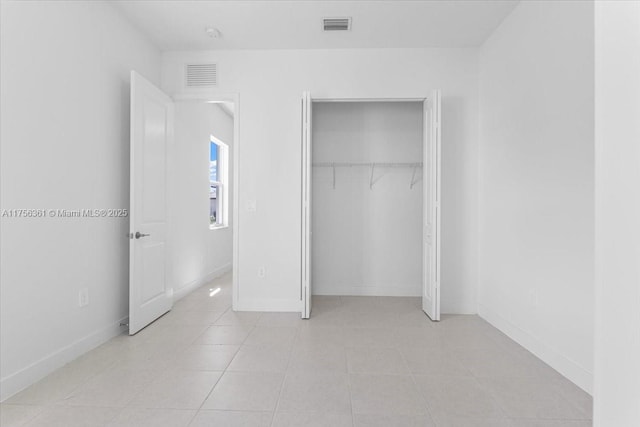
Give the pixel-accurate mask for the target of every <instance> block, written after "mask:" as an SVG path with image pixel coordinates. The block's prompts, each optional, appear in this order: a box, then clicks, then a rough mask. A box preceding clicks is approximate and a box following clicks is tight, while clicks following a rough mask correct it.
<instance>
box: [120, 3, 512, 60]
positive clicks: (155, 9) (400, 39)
mask: <svg viewBox="0 0 640 427" xmlns="http://www.w3.org/2000/svg"><path fill="white" fill-rule="evenodd" d="M112 3H113V4H114V5H115V7H117V8H118V9H119V10H120V11H121V12H122V13H124V14H125V15H126V17H127V18H128V19H129V20H130V21H131V22H132V23H133V24H134V25H135V26H137V27H139V28H140V29H141V30H142V31H144V32H145V33H147V34H148V36H149V38H150V39H151V40H152V41H153V42H154V43H155V44H156V45H157V46H158V47H159V48H160V49H162V50H165V51H166V50H208V49H345V48H424V47H474V46H479V45H481V44H482V43H483V42H484V41H485V40H486V39H487V37H489V35H490V34H491V33H492V32H493V30H494V29H495V28H496V27H497V26H498V25H499V24H500V23H501V22H502V20H503V19H504V18H505V17H506V16H507V15H508V14H509V13H510V12H511V11H512V10H513V8H514V7H515V6H516V4H517V3H518V1H514V0H467V1H465V0H438V1H365V0H361V1H308V0H290V1H272V0H262V1H256V0H254V1H238V0H227V1H170V0H159V1H154V0H145V1H140V0H138V1H132V0H115V1H112ZM326 17H351V18H352V19H353V23H352V30H351V31H340V32H329V33H327V32H323V31H322V18H326ZM209 27H213V28H216V29H217V30H219V31H220V33H221V34H222V37H220V38H212V37H209V36H207V34H206V31H205V30H206V28H209Z"/></svg>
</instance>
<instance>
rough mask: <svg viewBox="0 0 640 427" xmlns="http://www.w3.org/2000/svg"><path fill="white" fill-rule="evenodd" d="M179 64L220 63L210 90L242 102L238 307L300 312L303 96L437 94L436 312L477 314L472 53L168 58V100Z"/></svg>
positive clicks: (175, 89)
mask: <svg viewBox="0 0 640 427" xmlns="http://www.w3.org/2000/svg"><path fill="white" fill-rule="evenodd" d="M184 61H214V62H217V63H218V66H219V87H218V89H217V90H218V91H219V92H222V93H238V94H239V100H240V101H239V115H238V116H237V120H238V121H239V126H240V131H239V138H240V141H241V143H240V159H239V161H240V166H239V173H240V179H239V182H238V183H237V185H239V191H240V200H239V204H240V209H241V211H240V212H239V215H240V223H239V224H237V226H238V227H239V229H238V232H239V240H240V255H239V260H238V262H239V277H238V280H239V282H240V286H239V289H238V291H239V295H238V296H239V308H241V309H246V310H291V311H298V310H300V255H301V252H300V194H301V187H300V156H301V152H300V114H301V104H300V98H301V94H302V92H303V91H304V90H310V91H311V93H312V96H315V97H355V98H363V97H364V98H367V97H374V98H384V97H394V98H396V97H416V96H426V95H428V94H429V91H430V90H431V89H434V88H436V89H441V90H442V93H443V164H444V166H443V208H442V209H443V221H442V234H443V242H442V251H443V260H442V263H443V267H442V269H443V272H442V309H443V311H444V312H460V313H474V312H476V307H477V305H476V266H477V262H476V242H475V235H476V233H475V231H474V227H475V223H476V212H475V207H476V202H475V198H476V191H477V190H476V160H477V159H476V137H477V124H478V122H477V115H478V108H477V107H478V106H477V83H478V80H477V50H476V49H360V50H307V51H300V50H286V51H285V50H268V51H248V50H247V51H218V52H213V51H211V52H192V53H188V52H182V53H180V52H173V53H166V54H164V55H163V77H162V79H163V88H164V89H165V90H166V91H167V92H168V93H169V94H176V93H180V92H183V89H182V87H181V85H182V82H183V81H184V80H183V78H182V77H183V76H182V73H183V71H184V66H183V63H184ZM249 200H256V201H257V203H256V208H257V210H256V211H255V212H249V211H248V210H247V201H249ZM261 267H265V270H266V275H265V277H264V278H259V277H258V270H259V269H260V268H261Z"/></svg>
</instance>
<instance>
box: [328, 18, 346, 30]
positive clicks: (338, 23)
mask: <svg viewBox="0 0 640 427" xmlns="http://www.w3.org/2000/svg"><path fill="white" fill-rule="evenodd" d="M322 28H323V30H324V31H349V30H350V29H351V18H324V19H323V20H322Z"/></svg>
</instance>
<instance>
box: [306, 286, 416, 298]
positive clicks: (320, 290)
mask: <svg viewBox="0 0 640 427" xmlns="http://www.w3.org/2000/svg"><path fill="white" fill-rule="evenodd" d="M421 286H422V285H420V284H417V285H411V286H401V287H399V286H388V285H371V286H367V285H354V286H349V285H341V286H336V285H333V284H332V285H328V286H321V285H317V284H316V285H315V286H314V287H313V295H340V296H347V295H349V296H369V297H371V296H385V297H419V296H421V295H422V287H421Z"/></svg>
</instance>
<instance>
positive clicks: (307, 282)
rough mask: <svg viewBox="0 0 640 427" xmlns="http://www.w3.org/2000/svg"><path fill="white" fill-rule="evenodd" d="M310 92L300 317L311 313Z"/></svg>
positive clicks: (305, 103)
mask: <svg viewBox="0 0 640 427" xmlns="http://www.w3.org/2000/svg"><path fill="white" fill-rule="evenodd" d="M311 177H312V166H311V94H310V93H309V92H304V93H303V94H302V209H301V212H302V262H301V264H302V269H301V275H302V277H301V279H302V283H301V295H300V297H301V299H302V318H303V319H308V318H309V316H310V315H311Z"/></svg>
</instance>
